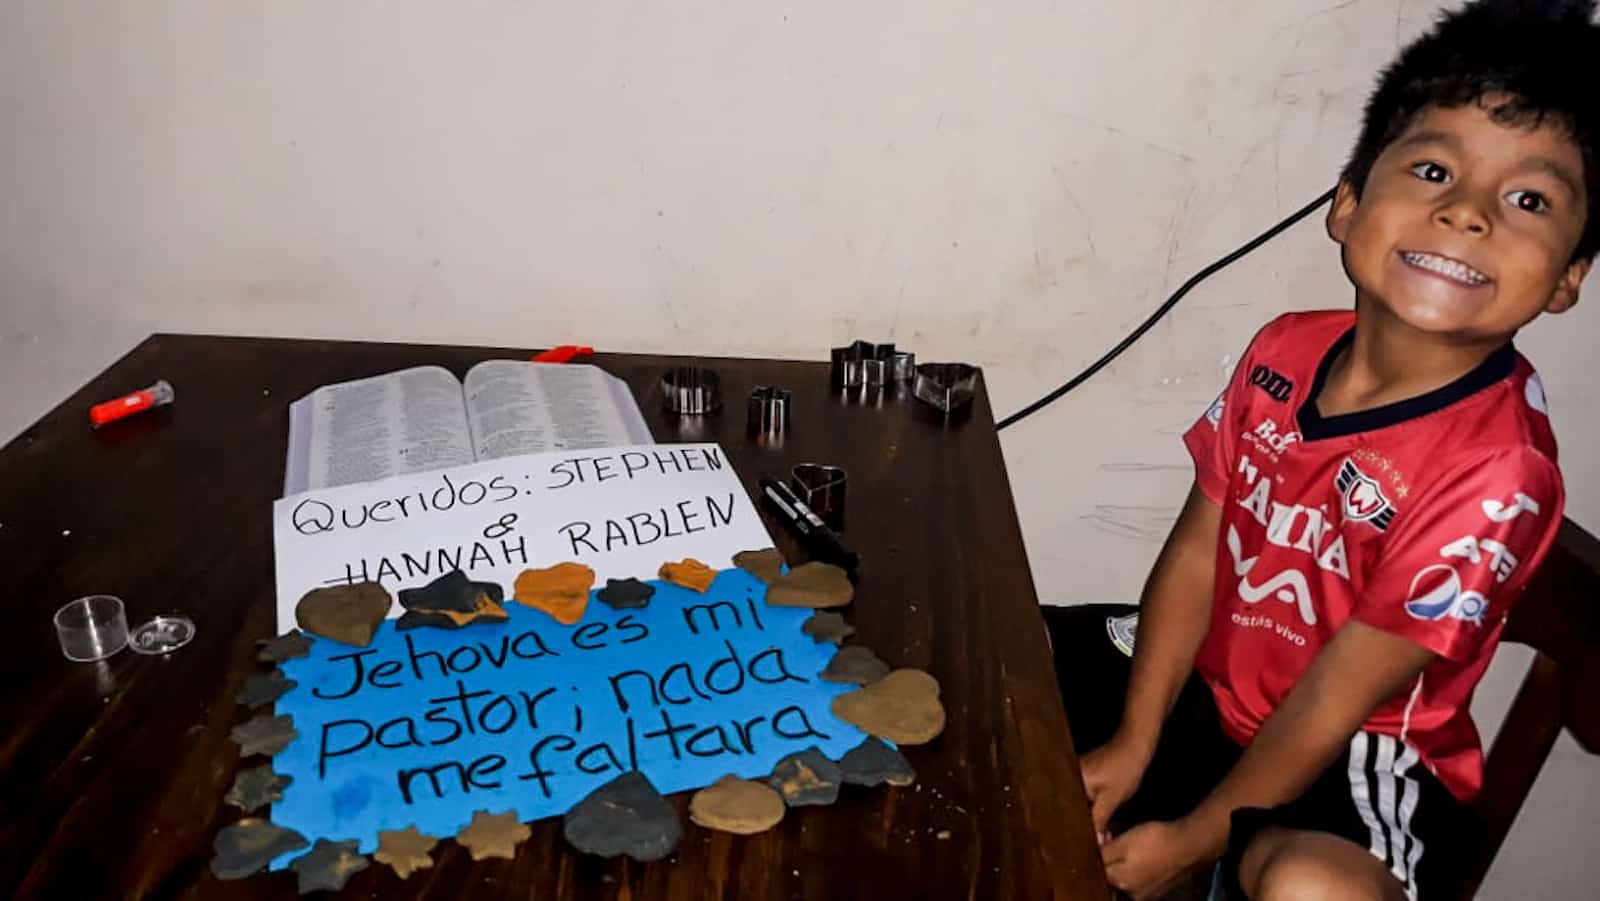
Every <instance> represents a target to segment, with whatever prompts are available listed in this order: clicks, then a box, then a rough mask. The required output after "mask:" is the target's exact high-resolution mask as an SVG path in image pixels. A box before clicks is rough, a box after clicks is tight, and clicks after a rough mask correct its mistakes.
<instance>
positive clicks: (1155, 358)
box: [0, 0, 1600, 898]
mask: <svg viewBox="0 0 1600 901" xmlns="http://www.w3.org/2000/svg"><path fill="white" fill-rule="evenodd" d="M1438 5H1439V4H1437V3H1434V2H1431V0H1429V2H1424V0H1414V2H1401V0H1346V2H1330V0H1322V2H1312V0H1212V2H1183V3H1179V2H1173V0H1124V2H1120V3H1099V2H1090V0H1059V2H1050V0H1028V2H1025V0H1013V2H1009V3H985V2H977V0H973V2H962V0H919V2H908V0H902V2H893V0H883V2H877V3H859V2H840V0H814V2H811V3H807V4H764V3H736V2H716V0H681V2H675V3H655V4H645V3H640V2H621V0H594V2H590V3H581V4H556V3H551V2H542V3H541V2H533V0H454V2H448V3H445V2H418V0H390V2H376V0H367V2H356V0H293V2H290V0H280V2H272V3H264V2H254V3H249V2H247V3H221V4H219V3H208V2H198V0H190V2H178V0H147V2H143V3H135V4H107V3H92V2H85V0H31V2H30V0H14V2H11V3H8V4H5V5H4V6H3V7H0V201H3V203H0V382H3V384H4V385H5V386H6V388H7V390H6V391H4V392H0V435H8V434H12V433H14V432H15V431H17V430H19V429H21V428H22V427H24V426H25V425H26V424H27V423H28V422H29V421H31V420H32V419H33V418H34V417H35V416H37V415H39V414H40V413H42V412H44V411H45V410H46V409H48V408H49V407H50V406H52V405H53V404H54V403H56V402H57V401H58V400H59V399H60V398H61V397H63V396H64V395H65V394H67V393H68V392H69V391H70V390H72V389H73V388H74V387H76V386H77V385H78V384H80V383H81V382H82V381H83V380H84V379H86V378H87V377H88V376H90V375H92V374H93V373H94V372H96V371H98V370H99V369H100V368H101V367H103V366H104V365H106V364H107V363H108V362H110V360H112V359H113V358H114V357H115V356H116V355H118V354H120V353H121V352H122V351H124V350H126V349H127V348H128V347H129V346H131V345H132V344H133V343H134V342H136V341H137V340H138V339H139V338H141V337H143V336H144V335H145V334H147V333H148V332H151V331H154V330H179V331H216V332H234V333H251V334H269V335H296V336H336V337H351V338H372V339H414V340H425V341H437V342H464V343H470V342H483V343H497V344H503V343H521V344H532V345H538V344H552V343H560V342H564V341H568V340H575V341H583V342H587V343H593V344H596V345H598V346H601V347H604V348H606V349H613V350H634V351H646V350H655V351H682V352H693V353H726V354H749V355H775V356H790V357H804V358H813V359H821V358H823V357H824V356H825V353H826V349H827V348H828V347H830V346H832V345H835V344H839V343H843V342H845V341H847V340H849V339H851V338H855V337H870V338H885V339H894V340H897V341H899V342H900V343H901V344H903V345H906V346H909V347H911V348H913V349H915V350H917V351H918V352H919V353H920V354H921V355H922V357H923V358H924V359H936V358H947V359H948V358H954V359H966V360H971V361H975V362H980V363H983V364H986V365H987V366H988V367H989V378H990V386H991V390H992V391H993V393H994V397H995V401H996V406H997V407H998V408H999V409H1000V410H1002V411H1008V410H1010V409H1014V408H1015V407H1017V406H1019V405H1021V404H1022V403H1024V402H1025V401H1027V400H1030V399H1031V398H1032V397H1033V396H1035V395H1037V394H1039V393H1041V392H1042V391H1044V390H1046V389H1047V388H1049V387H1051V386H1052V385H1053V384H1054V383H1056V382H1057V381H1059V380H1062V379H1064V378H1065V377H1066V376H1067V375H1069V374H1071V373H1072V372H1074V371H1076V369H1078V368H1079V367H1080V366H1081V365H1083V364H1084V363H1086V362H1088V361H1090V360H1092V359H1093V358H1094V357H1096V356H1097V355H1098V354H1099V353H1100V352H1101V350H1102V349H1103V348H1105V347H1106V346H1108V345H1109V344H1111V343H1112V342H1113V341H1115V340H1116V339H1117V338H1118V337H1119V336H1121V335H1122V334H1123V333H1125V332H1126V331H1127V330H1128V329H1129V328H1130V327H1131V326H1132V325H1133V324H1134V323H1136V322H1137V321H1138V320H1140V319H1141V318H1142V317H1144V316H1145V315H1146V314H1147V312H1148V311H1149V310H1150V309H1151V308H1152V307H1154V306H1155V305H1156V304H1157V303H1158V302H1159V301H1160V299H1161V298H1162V297H1164V296H1165V295H1166V293H1167V292H1169V291H1170V290H1171V289H1172V288H1174V287H1175V286H1176V285H1177V284H1178V283H1179V282H1181V281H1182V279H1183V278H1185V277H1186V276H1187V275H1188V274H1190V273H1191V272H1193V271H1194V270H1196V269H1198V268H1199V267H1200V266H1202V265H1204V264H1205V263H1207V262H1209V261H1210V260H1211V259H1213V258H1214V257H1216V256H1219V255H1220V254H1221V253H1223V252H1225V251H1226V250H1228V249H1230V248H1231V247H1232V246H1234V245H1236V244H1238V243H1240V242H1241V241H1242V240H1243V239H1244V238H1246V237H1248V236H1249V235H1251V234H1253V233H1255V232H1256V231H1259V230H1260V229H1262V228H1263V227H1265V226H1266V225H1267V224H1269V223H1271V222H1273V221H1275V220H1277V219H1278V218H1280V217H1281V216H1282V215H1284V214H1285V213H1287V212H1288V211H1290V210H1292V209H1294V208H1296V207H1298V206H1299V205H1300V204H1301V203H1303V202H1305V201H1306V200H1308V199H1310V198H1311V197H1313V196H1315V195H1316V194H1317V193H1319V192H1320V191H1321V190H1322V189H1324V188H1325V187H1326V186H1327V185H1328V184H1329V183H1331V181H1332V178H1333V175H1334V173H1335V171H1336V169H1337V166H1338V164H1339V162H1340V161H1341V159H1342V157H1343V155H1344V154H1345V152H1346V149H1347V146H1348V144H1349V141H1350V139H1351V136H1352V134H1353V130H1354V126H1355V123H1356V121H1357V116H1358V113H1359V108H1360V104H1361V101H1362V99H1363V98H1364V96H1365V94H1366V92H1367V90H1368V89H1369V86H1370V81H1371V78H1372V75H1373V73H1374V72H1375V70H1376V68H1377V66H1378V65H1379V64H1380V63H1382V62H1383V61H1385V60H1386V59H1387V58H1388V57H1389V56H1390V55H1391V54H1392V53H1393V52H1394V50H1395V48H1396V45H1397V42H1399V41H1403V40H1405V39H1408V38H1409V37H1410V36H1412V35H1414V34H1415V33H1416V32H1417V31H1418V30H1419V29H1420V28H1421V27H1422V26H1423V25H1424V24H1425V22H1426V20H1427V19H1428V17H1430V16H1431V15H1432V13H1433V11H1434V9H1435V8H1436V7H1437V6H1438ZM1348 302H1349V289H1348V288H1347V286H1346V285H1345V283H1344V281H1343V278H1342V276H1341V274H1340V273H1339V271H1338V268H1337V265H1336V259H1335V255H1334V252H1333V250H1332V248H1331V245H1330V244H1329V243H1328V242H1327V240H1326V238H1325V237H1323V236H1322V233H1321V229H1320V225H1317V224H1312V223H1308V224H1307V225H1305V226H1302V227H1301V228H1299V229H1297V230H1296V231H1294V232H1292V233H1291V234H1289V235H1288V236H1286V237H1285V238H1283V239H1281V240H1280V241H1278V242H1277V243H1275V244H1273V245H1272V246H1271V248H1270V250H1268V251H1265V252H1262V253H1260V254H1257V255H1256V256H1253V257H1252V258H1250V259H1249V260H1248V261H1246V262H1244V263H1242V264H1240V265H1238V266H1237V267H1235V268H1233V269H1231V270H1229V271H1228V272H1227V273H1225V274H1223V275H1221V276H1219V277H1217V278H1216V279H1214V280H1213V281H1212V282H1210V283H1209V284H1208V285H1207V286H1206V287H1205V288H1204V289H1203V290H1202V291H1200V292H1198V293H1196V294H1194V295H1192V297H1191V299H1189V300H1188V301H1186V302H1185V303H1184V305H1183V306H1181V307H1180V308H1179V311H1178V312H1177V313H1175V314H1174V315H1173V316H1172V317H1171V318H1170V319H1169V320H1168V321H1167V322H1165V323H1164V324H1163V325H1161V326H1160V327H1158V328H1157V329H1156V330H1155V331H1153V332H1152V333H1151V334H1150V335H1149V336H1148V337H1147V338H1146V339H1145V340H1144V341H1143V342H1141V343H1140V344H1139V345H1137V346H1136V347H1135V348H1134V349H1133V350H1132V351H1131V352H1130V353H1129V354H1127V355H1126V356H1125V357H1124V358H1123V360H1122V361H1120V362H1119V363H1118V364H1117V365H1116V366H1114V367H1112V368H1111V369H1110V370H1108V371H1107V372H1105V373H1104V374H1103V375H1102V376H1101V377H1100V378H1099V379H1097V380H1096V381H1094V382H1092V383H1090V384H1089V385H1087V386H1085V387H1084V388H1083V389H1082V390H1080V391H1079V392H1078V393H1077V394H1076V395H1074V396H1072V397H1070V398H1068V399H1067V400H1065V401H1063V402H1062V403H1060V404H1058V405H1057V406H1055V407H1053V408H1051V410H1050V412H1049V413H1047V414H1044V415H1041V416H1040V417H1038V418H1037V419H1034V420H1030V421H1029V422H1027V423H1025V424H1022V425H1019V426H1018V427H1017V428H1016V429H1015V430H1013V431H1011V432H1008V433H1007V434H1006V439H1005V446H1006V453H1007V458H1008V464H1009V466H1010V470H1011V476H1012V479H1013V483H1014V485H1015V486H1017V488H1018V491H1017V493H1018V503H1019V505H1020V508H1021V515H1022V518H1023V525H1024V529H1025V531H1026V534H1027V538H1028V542H1029V551H1030V555H1031V558H1032V561H1033V565H1034V574H1035V579H1036V581H1037V583H1038V585H1039V588H1040V593H1041V595H1042V596H1043V597H1045V598H1047V599H1050V600H1054V601H1069V602H1070V601H1081V600H1090V599H1103V598H1132V597H1134V596H1135V594H1136V592H1137V590H1138V586H1139V582H1140V580H1141V579H1142V577H1143V574H1144V570H1145V569H1146V568H1147V567H1148V565H1149V562H1150V559H1151V557H1152V556H1153V554H1154V551H1155V547H1156V542H1157V541H1158V539H1159V536H1160V535H1161V534H1162V532H1163V531H1164V530H1165V528H1166V526H1167V524H1168V523H1170V521H1171V518H1172V516H1173V513H1174V510H1175V506H1176V503H1177V501H1178V499H1179V498H1180V497H1181V495H1182V491H1183V488H1184V486H1185V484H1186V482H1187V479H1188V471H1187V463H1186V462H1185V459H1184V457H1183V453H1182V449H1181V447H1180V446H1179V443H1178V439H1177V436H1178V433H1179V432H1180V431H1181V430H1182V429H1183V427H1184V426H1185V425H1186V424H1187V423H1188V422H1189V421H1190V420H1191V419H1192V418H1193V417H1194V416H1195V415H1196V414H1197V412H1198V411H1199V410H1201V409H1202V408H1203V407H1204V406H1205V405H1206V403H1207V402H1209V400H1210V399H1211V397H1212V396H1213V395H1214V393H1215V392H1216V390H1217V389H1218V387H1219V385H1220V383H1221V381H1222V378H1223V376H1224V373H1225V371H1226V368H1227V366H1228V364H1229V363H1230V362H1231V360H1232V356H1231V355H1234V354H1237V352H1238V350H1239V348H1240V347H1241V346H1242V344H1243V342H1244V341H1245V340H1246V339H1247V338H1248V337H1249V335H1250V333H1251V332H1252V331H1253V329H1254V328H1255V327H1256V326H1257V325H1259V324H1260V323H1261V322H1262V321H1264V320H1265V319H1267V318H1269V317H1270V316H1272V315H1274V314H1275V313H1277V312H1279V311H1282V310H1285V309H1290V308H1297V307H1317V306H1329V305H1344V304H1347V303H1348ZM1591 306H1592V302H1591ZM1595 316H1596V312H1595V310H1594V309H1592V308H1588V307H1582V306H1580V308H1579V309H1578V311H1576V312H1574V313H1572V314H1570V315H1569V317H1568V319H1569V321H1568V322H1566V323H1563V324H1562V327H1560V328H1556V327H1553V323H1549V324H1547V323H1540V324H1538V325H1536V326H1535V327H1534V328H1533V329H1532V330H1531V331H1530V332H1529V334H1528V335H1527V336H1526V339H1525V340H1524V341H1523V342H1522V343H1523V347H1524V349H1525V351H1527V352H1528V353H1529V354H1530V356H1533V357H1534V358H1535V360H1536V361H1537V362H1538V363H1539V364H1540V366H1541V368H1542V369H1543V371H1544V373H1545V378H1546V382H1547V385H1548V387H1549V391H1550V394H1551V397H1552V402H1553V406H1554V407H1555V411H1556V416H1557V423H1558V426H1559V431H1560V436H1561V438H1562V440H1563V443H1564V446H1565V447H1566V448H1567V449H1568V453H1567V455H1566V458H1565V469H1566V473H1567V477H1568V480H1569V486H1570V491H1571V510H1572V512H1573V513H1574V515H1576V516H1577V517H1578V518H1579V519H1580V520H1583V521H1585V522H1588V523H1589V524H1591V525H1592V526H1593V525H1600V464H1597V463H1596V462H1595V458H1593V457H1592V456H1590V455H1587V454H1585V453H1584V452H1583V450H1582V449H1583V448H1585V447H1588V446H1592V445H1593V444H1594V443H1595V441H1596V439H1597V438H1600V424H1597V423H1596V422H1594V421H1592V420H1589V419H1587V418H1586V415H1585V414H1587V413H1588V412H1589V411H1592V410H1594V409H1595V408H1596V400H1597V398H1596V389H1595V388H1594V387H1593V386H1592V384H1591V380H1589V379H1587V378H1585V377H1584V376H1585V373H1584V372H1583V370H1582V369H1581V368H1580V367H1581V366H1582V364H1583V363H1584V359H1585V354H1586V353H1587V351H1588V349H1589V347H1590V345H1591V344H1592V336H1593V335H1594V334H1595V327H1594V323H1595ZM179 390H180V391H181V390H182V389H181V386H179ZM1523 662H1525V658H1523ZM1515 669H1517V667H1513V666H1511V665H1509V664H1506V665H1502V664H1497V666H1496V668H1495V675H1494V677H1493V678H1492V679H1491V682H1492V684H1491V685H1489V686H1487V687H1486V689H1485V696H1486V697H1485V698H1484V699H1483V704H1482V706H1483V707H1485V708H1486V710H1485V714H1486V715H1487V716H1488V718H1489V719H1490V720H1491V721H1497V720H1498V716H1499V711H1500V710H1503V708H1504V703H1505V702H1504V698H1505V697H1508V696H1509V688H1508V686H1510V685H1512V684H1514V682H1515V679H1516V676H1517V673H1516V672H1515V671H1514V670H1515ZM1490 695H1497V696H1498V697H1499V698H1500V699H1499V700H1497V699H1496V697H1489V696H1490ZM1597 772H1600V765H1597V764H1596V763H1595V761H1593V760H1591V759H1587V758H1584V757H1582V755H1581V753H1580V752H1578V751H1576V749H1575V748H1573V747H1571V746H1570V744H1569V743H1564V744H1563V745H1562V746H1561V748H1560V749H1558V753H1557V757H1556V758H1555V759H1554V760H1553V761H1552V764H1551V766H1550V768H1549V769H1548V771H1547V772H1546V774H1545V776H1544V777H1543V778H1542V779H1541V780H1540V783H1539V787H1538V788H1537V789H1536V795H1535V798H1534V800H1533V803H1532V805H1531V809H1530V810H1529V811H1528V812H1527V813H1526V814H1525V815H1524V817H1523V818H1522V821H1521V822H1519V824H1518V827H1517V831H1516V833H1515V834H1514V835H1513V838H1512V840H1511V845H1510V846H1509V847H1508V848H1507V849H1506V850H1505V851H1503V852H1502V855H1501V859H1500V861H1499V863H1498V865H1497V869H1496V880H1497V881H1496V882H1495V883H1494V886H1493V887H1492V888H1491V891H1490V895H1491V896H1494V897H1547V898H1557V897H1573V898H1576V897H1583V896H1585V893H1584V891H1583V890H1582V887H1583V886H1586V885H1588V884H1589V883H1591V882H1592V881H1593V880H1594V879H1595V878H1596V877H1597V876H1600V862H1597V861H1596V860H1595V859H1594V858H1593V855H1586V854H1585V853H1583V852H1584V850H1585V842H1584V840H1583V837H1584V835H1585V833H1586V832H1588V833H1592V832H1593V831H1594V830H1595V828H1596V827H1597V826H1600V817H1597V815H1596V814H1594V813H1592V812H1589V813H1585V812H1581V811H1583V810H1584V809H1585V808H1587V810H1589V811H1593V810H1596V809H1600V803H1597V802H1600V792H1597V790H1596V789H1595V787H1594V786H1595V784H1596V782H1595V779H1594V777H1595V775H1596V773H1597ZM1580 801H1586V802H1587V803H1586V804H1585V803H1579V802H1580Z"/></svg>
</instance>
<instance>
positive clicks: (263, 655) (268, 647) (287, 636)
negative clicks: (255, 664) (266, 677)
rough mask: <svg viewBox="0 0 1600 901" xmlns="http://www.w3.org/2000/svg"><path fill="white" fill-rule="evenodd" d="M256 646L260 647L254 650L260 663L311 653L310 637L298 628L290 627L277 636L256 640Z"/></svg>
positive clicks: (289, 658) (277, 661) (279, 661)
mask: <svg viewBox="0 0 1600 901" xmlns="http://www.w3.org/2000/svg"><path fill="white" fill-rule="evenodd" d="M256 647H257V648H260V650H259V651H257V652H256V659H257V660H260V661H261V662H262V663H282V662H283V661H285V660H293V659H295V658H296V657H304V656H306V655H307V654H309V653H311V639H310V638H308V637H306V634H305V633H304V632H301V631H300V630H299V629H290V630H289V631H287V632H285V633H283V634H282V635H279V636H278V637H277V638H265V639H262V640H261V641H258V642H256Z"/></svg>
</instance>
